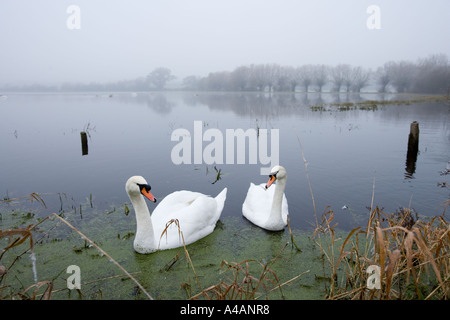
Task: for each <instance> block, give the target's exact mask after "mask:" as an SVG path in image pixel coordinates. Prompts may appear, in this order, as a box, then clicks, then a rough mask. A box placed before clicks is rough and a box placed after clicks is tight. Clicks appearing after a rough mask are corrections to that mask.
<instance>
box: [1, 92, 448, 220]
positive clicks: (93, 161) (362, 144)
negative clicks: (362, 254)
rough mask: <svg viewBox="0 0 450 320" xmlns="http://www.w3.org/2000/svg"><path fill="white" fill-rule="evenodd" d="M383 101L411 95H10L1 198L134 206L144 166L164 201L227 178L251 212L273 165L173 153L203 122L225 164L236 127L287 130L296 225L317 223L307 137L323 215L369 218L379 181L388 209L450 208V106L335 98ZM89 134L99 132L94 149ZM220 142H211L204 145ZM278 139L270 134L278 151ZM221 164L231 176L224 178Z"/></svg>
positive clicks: (218, 186) (233, 199)
mask: <svg viewBox="0 0 450 320" xmlns="http://www.w3.org/2000/svg"><path fill="white" fill-rule="evenodd" d="M378 99H386V100H397V99H399V97H397V96H395V95H389V96H384V97H380V96H378V95H376V94H367V95H350V96H348V95H345V94H341V95H336V94H321V95H319V94H308V95H305V94H297V95H291V94H277V95H267V94H251V93H248V94H230V93H198V94H196V93H164V94H163V93H113V94H112V95H110V94H106V93H98V94H95V93H94V94H92V93H86V94H11V95H9V96H8V98H5V99H2V100H0V111H1V117H0V150H1V156H0V196H1V198H2V199H3V198H15V197H20V196H23V195H27V194H29V193H32V192H36V193H39V194H41V195H43V198H44V200H45V201H46V203H47V205H48V207H49V208H48V209H47V210H46V212H45V213H43V214H48V213H49V212H52V210H53V211H54V210H57V209H58V208H59V207H60V201H59V197H58V194H62V193H64V194H65V195H66V196H67V198H65V199H66V200H65V201H66V202H67V203H68V205H69V206H70V205H72V206H74V207H77V206H78V205H79V204H80V203H85V202H86V201H87V199H89V198H90V197H91V199H92V203H93V204H94V205H95V206H96V207H97V208H101V209H105V210H108V209H111V207H113V206H116V207H120V206H121V205H123V204H124V203H125V204H127V203H128V204H129V200H128V197H127V195H126V193H125V190H124V185H125V181H126V180H127V179H128V178H129V177H130V176H132V175H142V176H144V177H145V178H146V179H147V181H148V182H149V183H150V184H151V186H152V191H153V194H154V195H155V196H156V197H157V198H163V197H164V196H165V195H167V194H169V193H171V192H173V191H176V190H181V189H187V190H192V191H199V192H203V193H207V194H211V195H214V196H215V195H216V194H217V193H219V192H220V190H222V189H223V188H224V187H227V188H228V196H227V201H226V203H225V208H224V211H223V213H222V215H223V217H240V216H241V214H242V213H241V206H242V203H243V201H244V198H245V195H246V193H247V189H248V187H249V184H250V182H254V183H263V182H266V181H267V176H263V175H261V174H260V169H261V167H267V165H264V164H262V163H261V159H260V158H258V161H257V163H256V164H249V160H248V157H247V158H246V159H245V163H246V164H226V163H225V164H206V163H205V161H204V159H203V161H202V163H200V164H180V165H177V164H174V163H173V159H172V158H171V152H172V149H173V148H174V147H175V146H176V145H177V144H178V141H172V140H171V135H172V133H173V132H174V130H176V129H179V128H184V129H186V130H188V131H189V132H190V133H191V137H192V138H193V139H192V141H194V139H195V137H194V121H201V126H202V127H201V128H202V132H203V133H205V132H206V130H208V129H218V131H220V132H221V133H222V135H223V139H224V141H223V145H224V147H223V160H224V162H226V153H227V150H226V148H225V145H226V141H225V140H226V134H225V133H226V130H227V129H243V130H248V129H251V130H253V132H257V133H263V132H264V131H263V130H261V129H268V131H269V132H271V131H270V130H271V129H278V130H279V131H278V132H279V160H280V164H281V165H283V166H284V167H285V168H286V170H287V173H288V180H287V187H286V196H287V199H288V203H289V211H290V221H291V225H292V227H293V228H299V229H308V228H311V227H313V226H314V225H315V217H314V209H313V203H312V198H311V194H310V191H309V187H308V181H307V177H306V171H305V166H304V162H303V158H302V149H301V148H300V144H299V141H298V139H299V140H300V142H301V144H302V147H303V152H304V155H305V158H306V160H307V171H308V175H309V178H310V181H311V187H312V191H313V193H314V199H315V204H316V208H317V213H318V215H320V214H322V213H323V212H324V211H325V209H326V207H327V206H330V207H331V209H332V210H334V211H335V213H336V216H337V217H336V219H337V221H338V222H339V224H340V226H341V227H343V228H350V227H352V226H354V225H356V224H359V223H361V221H365V218H366V217H367V214H368V213H369V210H368V209H367V207H368V206H369V207H370V205H371V201H372V191H373V185H374V179H375V193H374V205H378V206H380V207H383V208H384V210H385V211H386V212H393V211H395V210H396V209H398V208H399V207H400V206H404V207H412V208H414V209H415V210H416V211H417V212H418V213H419V214H421V215H426V216H434V215H439V214H441V213H442V212H443V207H442V206H441V205H442V203H443V202H444V201H446V200H447V199H449V189H448V188H447V187H440V186H438V183H442V182H447V181H448V175H447V176H444V175H441V172H442V171H443V170H445V169H446V165H447V162H448V161H449V160H450V125H449V123H450V122H449V119H450V112H449V111H450V106H449V104H448V103H447V104H446V103H436V102H426V103H415V104H402V105H397V104H387V105H382V104H379V105H377V106H376V107H375V106H373V105H371V106H370V108H363V107H358V106H357V105H353V106H351V107H350V108H341V107H339V106H336V105H333V104H334V103H338V102H340V103H342V102H347V101H351V102H360V101H364V100H378ZM413 121H418V122H419V125H420V142H419V154H418V156H417V161H415V163H413V166H412V167H413V169H409V170H407V168H406V160H407V148H408V135H409V130H410V124H411V122H413ZM81 131H86V132H87V133H88V135H87V142H88V150H87V154H86V152H85V154H84V155H83V153H82V139H81V136H80V132H81ZM216 132H217V131H216ZM197 139H198V137H197ZM200 139H201V137H200ZM258 139H260V137H258ZM200 141H201V140H200ZM193 144H194V143H192V162H193V161H194V146H193ZM208 144H210V142H208V141H204V142H203V144H202V146H201V148H202V150H203V149H205V147H206V146H207V145H208ZM270 146H271V145H270V143H268V148H269V154H270ZM247 149H248V144H247ZM414 165H415V167H414ZM214 166H216V168H214ZM216 169H217V170H220V173H221V175H220V179H219V180H217V181H216V178H217V171H216ZM67 203H66V204H67ZM66 204H65V205H66ZM149 206H150V208H152V206H153V204H149ZM344 206H346V208H347V209H343V207H344ZM243 223H247V222H246V221H245V220H243Z"/></svg>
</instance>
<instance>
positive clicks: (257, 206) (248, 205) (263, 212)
mask: <svg viewBox="0 0 450 320" xmlns="http://www.w3.org/2000/svg"><path fill="white" fill-rule="evenodd" d="M264 187H265V184H264V183H262V184H259V185H255V184H253V183H250V187H249V188H248V191H247V196H246V197H245V201H244V203H243V204H242V214H243V215H244V217H245V218H247V219H248V220H250V221H251V222H253V223H254V224H256V225H258V226H261V225H263V224H264V223H265V222H266V221H267V218H268V217H269V214H270V210H271V208H272V201H273V195H274V188H269V189H267V190H266V189H265V188H264Z"/></svg>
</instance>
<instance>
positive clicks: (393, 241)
mask: <svg viewBox="0 0 450 320" xmlns="http://www.w3.org/2000/svg"><path fill="white" fill-rule="evenodd" d="M447 204H448V203H447ZM413 216H414V211H413V210H412V209H407V208H401V209H399V210H398V211H396V212H395V213H392V214H386V213H384V212H383V211H382V210H380V209H379V208H378V207H377V208H375V209H373V211H372V212H371V214H370V219H369V220H370V223H369V224H368V225H367V227H366V228H365V229H364V228H362V227H358V228H355V229H353V230H351V231H350V232H349V233H348V235H347V236H346V237H345V239H344V238H343V237H342V238H341V237H336V230H335V227H336V224H334V225H332V221H333V219H334V214H333V212H332V211H331V210H330V209H328V210H327V211H326V212H325V213H324V214H323V218H322V222H321V224H320V225H319V226H318V227H317V228H316V230H315V233H321V234H322V235H324V236H327V237H328V238H329V240H328V241H326V242H317V243H318V245H319V246H320V249H321V251H322V253H323V256H324V257H326V259H324V260H325V261H326V263H327V265H328V269H327V271H326V276H327V278H328V279H329V280H330V285H329V287H328V288H327V296H326V298H328V299H363V300H365V299H448V298H449V287H450V285H449V284H450V282H449V280H450V259H449V256H450V227H449V223H448V222H447V221H446V219H445V210H444V213H443V214H442V215H441V216H438V217H434V218H432V219H429V220H428V221H427V220H416V219H415V218H414V217H413ZM342 239H344V240H342ZM325 243H326V245H325ZM367 248H369V250H367ZM371 266H377V267H379V270H380V273H379V287H378V288H377V287H375V288H374V287H373V286H371V285H370V283H369V282H370V277H371V276H372V275H371V274H368V273H367V271H368V270H369V268H370V267H371Z"/></svg>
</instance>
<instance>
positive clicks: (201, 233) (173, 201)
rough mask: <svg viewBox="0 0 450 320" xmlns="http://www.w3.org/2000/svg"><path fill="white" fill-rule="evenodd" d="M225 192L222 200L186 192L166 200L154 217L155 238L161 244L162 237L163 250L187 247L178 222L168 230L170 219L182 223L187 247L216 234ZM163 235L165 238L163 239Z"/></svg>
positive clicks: (181, 226)
mask: <svg viewBox="0 0 450 320" xmlns="http://www.w3.org/2000/svg"><path fill="white" fill-rule="evenodd" d="M224 191H225V192H224ZM224 191H222V192H221V194H219V196H221V197H220V198H219V196H218V197H216V198H219V199H216V198H212V197H210V196H207V195H204V194H202V193H198V192H191V191H184V190H183V191H177V192H174V193H172V194H170V195H168V196H167V197H165V198H164V199H163V200H162V201H161V203H160V204H159V205H158V207H157V208H156V209H155V211H154V213H153V215H152V220H153V225H154V228H155V236H156V237H157V239H158V241H159V239H160V238H161V239H160V249H167V248H175V247H179V246H180V245H183V243H182V240H181V237H180V233H179V230H178V226H177V225H176V224H175V223H172V224H171V225H170V226H169V227H168V228H167V229H166V225H167V223H168V222H169V221H170V220H174V219H176V220H178V223H179V226H180V230H181V231H182V234H183V239H184V242H185V244H186V245H188V244H190V243H193V242H195V241H197V240H199V239H201V238H203V237H205V236H207V235H208V234H210V233H211V232H213V231H214V228H215V226H216V222H217V220H218V219H219V218H220V214H221V212H222V209H223V202H224V201H225V197H226V189H225V190H224ZM219 200H220V201H219ZM222 200H223V201H222ZM163 233H164V235H163V237H161V235H162V234H163Z"/></svg>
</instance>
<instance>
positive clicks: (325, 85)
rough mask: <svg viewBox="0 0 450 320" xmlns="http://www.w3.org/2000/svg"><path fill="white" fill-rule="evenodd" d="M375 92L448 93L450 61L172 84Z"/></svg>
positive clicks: (277, 69)
mask: <svg viewBox="0 0 450 320" xmlns="http://www.w3.org/2000/svg"><path fill="white" fill-rule="evenodd" d="M175 78H176V77H175V76H173V75H172V72H171V70H170V69H168V68H162V67H161V68H156V69H154V70H153V71H152V72H151V73H149V74H148V75H147V76H146V77H140V78H137V79H134V80H123V81H118V82H111V83H94V82H92V83H88V84H82V83H64V84H62V85H60V86H45V85H40V84H35V85H27V86H4V87H3V88H0V90H1V91H9V92H11V91H53V92H54V91H61V92H66V91H150V90H164V89H165V88H166V87H167V86H166V85H167V83H168V82H169V81H171V80H173V79H175ZM369 86H370V87H371V89H370V90H371V91H378V92H412V93H437V94H443V93H445V94H449V93H450V63H449V59H448V57H447V55H445V54H434V55H430V56H429V57H427V58H422V59H419V60H418V61H417V62H410V61H389V62H386V63H385V64H384V65H382V66H380V67H378V68H377V69H376V70H370V69H367V68H364V67H360V66H351V65H349V64H338V65H336V66H328V65H323V64H321V65H312V64H307V65H301V66H299V67H292V66H282V65H279V64H274V63H273V64H252V65H248V66H240V67H237V68H236V69H234V70H232V71H220V72H211V73H209V74H208V76H205V77H198V76H188V77H186V78H184V79H183V80H182V82H181V84H180V85H179V86H178V87H177V88H176V89H182V90H199V91H270V92H312V91H313V92H324V91H325V89H326V90H327V91H333V92H361V91H363V90H364V89H366V90H367V88H368V87H369Z"/></svg>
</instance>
